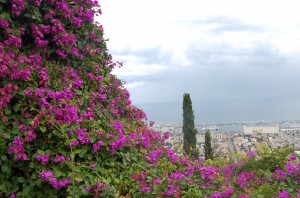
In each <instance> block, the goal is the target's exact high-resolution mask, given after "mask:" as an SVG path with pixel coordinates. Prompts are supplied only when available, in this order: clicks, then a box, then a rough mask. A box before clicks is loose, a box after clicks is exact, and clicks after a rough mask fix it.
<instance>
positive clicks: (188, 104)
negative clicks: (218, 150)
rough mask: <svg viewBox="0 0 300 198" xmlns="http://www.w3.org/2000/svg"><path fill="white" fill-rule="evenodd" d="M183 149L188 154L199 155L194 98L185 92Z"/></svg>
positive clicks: (191, 155)
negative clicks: (193, 105)
mask: <svg viewBox="0 0 300 198" xmlns="http://www.w3.org/2000/svg"><path fill="white" fill-rule="evenodd" d="M182 110H183V125H182V132H183V151H184V153H185V154H186V155H188V156H190V157H194V158H198V157H199V152H198V151H197V148H196V144H197V138H196V134H197V130H196V128H195V121H194V119H195V116H194V112H193V107H192V100H191V98H190V94H188V93H185V94H184V95H183V105H182Z"/></svg>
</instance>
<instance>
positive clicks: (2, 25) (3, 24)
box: [0, 19, 9, 29]
mask: <svg viewBox="0 0 300 198" xmlns="http://www.w3.org/2000/svg"><path fill="white" fill-rule="evenodd" d="M8 26H9V22H8V21H5V20H3V19H0V28H3V29H5V28H7V27H8Z"/></svg>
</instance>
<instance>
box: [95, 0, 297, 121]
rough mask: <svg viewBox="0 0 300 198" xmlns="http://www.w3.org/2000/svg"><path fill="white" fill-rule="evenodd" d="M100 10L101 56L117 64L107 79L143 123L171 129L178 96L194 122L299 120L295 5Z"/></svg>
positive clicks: (221, 2) (122, 1)
mask: <svg viewBox="0 0 300 198" xmlns="http://www.w3.org/2000/svg"><path fill="white" fill-rule="evenodd" d="M100 4H101V7H102V12H103V14H102V16H101V17H99V18H98V19H97V20H98V21H99V22H100V23H101V24H103V26H104V31H105V37H106V38H109V39H110V40H109V42H108V48H109V50H110V52H111V53H112V55H113V57H114V60H115V61H121V62H123V63H124V66H123V68H121V69H118V70H115V71H114V73H115V74H117V75H118V76H119V77H120V78H122V79H123V80H124V81H126V87H127V88H128V90H129V91H130V93H131V98H132V101H133V103H134V104H136V105H137V106H138V107H140V108H143V109H144V110H145V111H146V113H147V114H148V116H149V117H150V119H152V120H154V121H157V122H160V121H161V119H162V118H161V117H159V116H163V117H165V118H166V117H169V118H170V119H169V120H168V121H178V119H180V118H179V117H180V116H181V113H180V112H181V108H182V107H181V101H182V96H183V93H184V92H188V93H190V94H191V99H192V101H193V103H194V104H195V105H194V110H195V112H196V117H197V115H198V119H199V120H200V121H201V122H214V121H215V122H218V121H236V120H240V121H241V120H258V119H261V120H270V119H282V120H284V119H300V91H299V85H300V58H299V57H300V17H299V8H300V1H299V0H209V1H208V0H205V1H204V0H184V1H182V0H178V1H174V0H172V1H169V0H151V1H150V0H102V1H100ZM155 104H156V105H155ZM163 104H164V105H163ZM166 104H168V105H169V107H168V108H167V107H164V108H161V107H162V106H166ZM159 105H160V106H159ZM172 105H173V106H172ZM174 109H177V110H176V111H174ZM173 114H178V116H177V117H176V116H175V117H176V118H175V117H174V115H173ZM172 116H173V118H172ZM172 119H173V120H172Z"/></svg>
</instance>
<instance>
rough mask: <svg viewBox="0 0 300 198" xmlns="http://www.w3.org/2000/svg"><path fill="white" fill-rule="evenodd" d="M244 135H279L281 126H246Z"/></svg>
mask: <svg viewBox="0 0 300 198" xmlns="http://www.w3.org/2000/svg"><path fill="white" fill-rule="evenodd" d="M243 131H244V135H253V134H255V133H262V134H270V133H279V125H278V124H276V125H275V126H254V127H253V126H252V127H248V126H244V127H243Z"/></svg>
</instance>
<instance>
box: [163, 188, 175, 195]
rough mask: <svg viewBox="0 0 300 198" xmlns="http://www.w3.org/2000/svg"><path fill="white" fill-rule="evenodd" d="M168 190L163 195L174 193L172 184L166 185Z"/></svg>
mask: <svg viewBox="0 0 300 198" xmlns="http://www.w3.org/2000/svg"><path fill="white" fill-rule="evenodd" d="M168 188H169V189H168V191H166V192H165V195H167V196H171V195H173V194H174V193H175V190H174V186H171V185H170V186H168Z"/></svg>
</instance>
